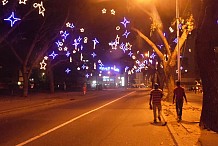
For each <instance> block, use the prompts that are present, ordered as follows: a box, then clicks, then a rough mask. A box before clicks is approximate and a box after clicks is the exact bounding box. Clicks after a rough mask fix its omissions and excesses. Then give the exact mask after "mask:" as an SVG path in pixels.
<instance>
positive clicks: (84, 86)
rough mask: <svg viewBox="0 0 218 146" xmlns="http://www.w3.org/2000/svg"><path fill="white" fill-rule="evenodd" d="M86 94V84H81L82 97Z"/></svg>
mask: <svg viewBox="0 0 218 146" xmlns="http://www.w3.org/2000/svg"><path fill="white" fill-rule="evenodd" d="M86 92H87V85H86V83H84V84H83V95H86Z"/></svg>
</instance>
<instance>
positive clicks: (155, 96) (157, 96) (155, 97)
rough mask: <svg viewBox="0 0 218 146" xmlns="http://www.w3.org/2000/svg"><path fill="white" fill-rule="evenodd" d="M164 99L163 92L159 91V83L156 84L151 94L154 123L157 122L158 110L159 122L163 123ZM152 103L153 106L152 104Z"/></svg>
mask: <svg viewBox="0 0 218 146" xmlns="http://www.w3.org/2000/svg"><path fill="white" fill-rule="evenodd" d="M162 97H163V91H162V90H161V89H159V85H158V84H157V83H155V84H154V89H152V90H151V92H150V102H149V105H150V109H153V114H154V123H156V122H157V120H156V118H157V114H156V110H157V109H158V120H159V121H161V117H160V115H161V99H162ZM151 103H152V104H151ZM152 105H153V107H152Z"/></svg>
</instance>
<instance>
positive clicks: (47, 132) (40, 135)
mask: <svg viewBox="0 0 218 146" xmlns="http://www.w3.org/2000/svg"><path fill="white" fill-rule="evenodd" d="M134 92H135V91H133V92H131V93H128V94H126V95H124V96H122V97H120V98H117V99H115V100H113V101H111V102H108V103H106V104H104V105H102V106H100V107H98V108H95V109H93V110H90V111H88V112H86V113H84V114H81V115H79V116H77V117H75V118H73V119H71V120H69V121H67V122H65V123H62V124H60V125H58V126H56V127H54V128H52V129H50V130H48V131H45V132H43V133H41V134H39V135H37V136H34V137H32V138H30V139H28V140H26V141H24V142H22V143H19V144H17V145H16V146H23V145H25V144H28V143H30V142H32V141H35V140H37V139H39V138H41V137H43V136H45V135H47V134H49V133H51V132H53V131H55V130H57V129H60V128H61V127H64V126H66V125H68V124H70V123H72V122H74V121H76V120H78V119H80V118H82V117H84V116H86V115H88V114H91V113H93V112H95V111H97V110H99V109H101V108H103V107H105V106H108V105H110V104H112V103H114V102H116V101H118V100H120V99H122V98H124V97H126V96H128V95H130V94H132V93H134Z"/></svg>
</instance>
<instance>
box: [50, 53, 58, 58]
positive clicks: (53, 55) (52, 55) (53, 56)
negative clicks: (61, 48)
mask: <svg viewBox="0 0 218 146" xmlns="http://www.w3.org/2000/svg"><path fill="white" fill-rule="evenodd" d="M57 55H58V54H55V52H54V51H53V52H52V53H51V54H50V55H49V56H50V57H52V58H53V59H54V58H55V57H56V56H57Z"/></svg>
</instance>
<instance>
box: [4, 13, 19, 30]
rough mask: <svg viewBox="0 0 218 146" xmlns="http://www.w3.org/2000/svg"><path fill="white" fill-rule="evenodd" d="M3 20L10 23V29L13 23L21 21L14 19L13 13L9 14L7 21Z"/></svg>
mask: <svg viewBox="0 0 218 146" xmlns="http://www.w3.org/2000/svg"><path fill="white" fill-rule="evenodd" d="M4 20H5V21H10V22H11V27H13V25H14V23H15V22H16V21H19V20H21V19H20V18H15V17H14V12H12V13H11V16H10V17H8V18H7V19H4Z"/></svg>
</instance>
